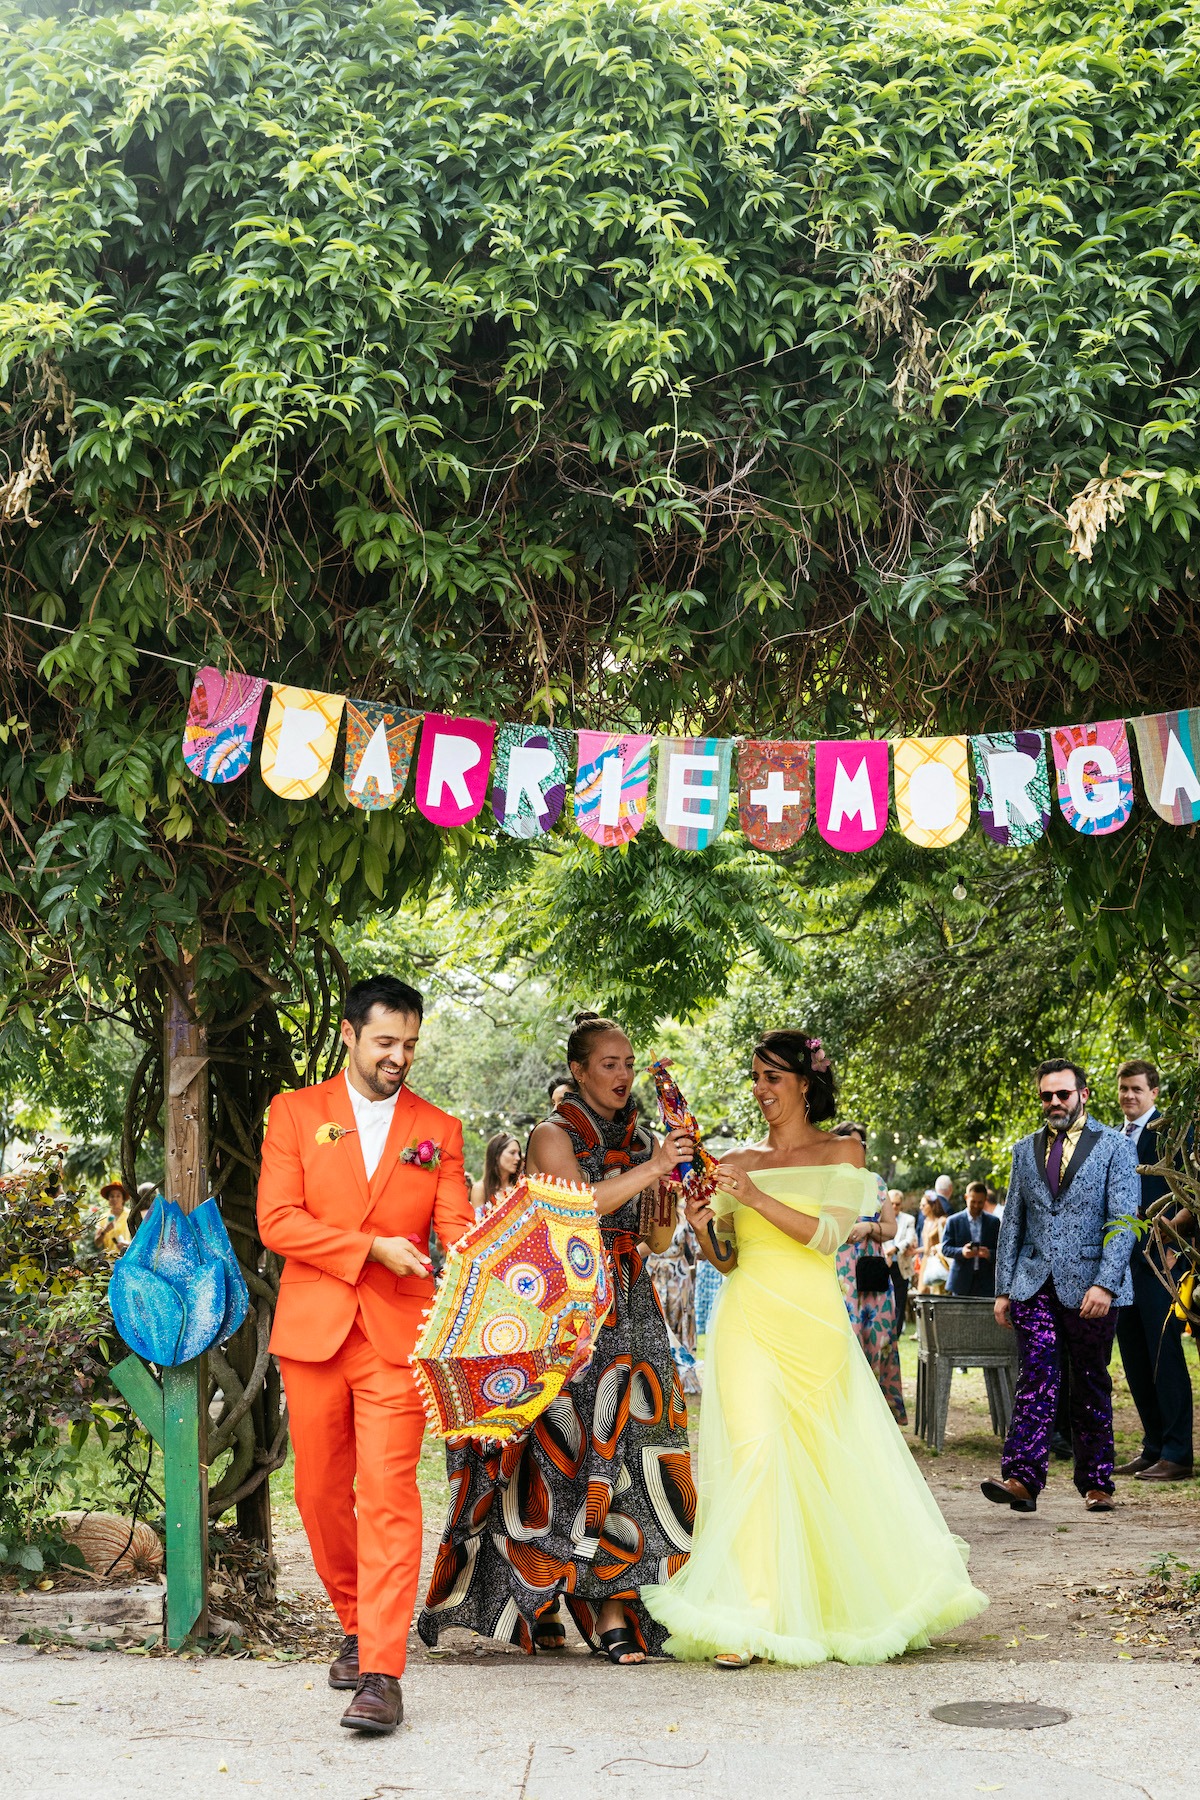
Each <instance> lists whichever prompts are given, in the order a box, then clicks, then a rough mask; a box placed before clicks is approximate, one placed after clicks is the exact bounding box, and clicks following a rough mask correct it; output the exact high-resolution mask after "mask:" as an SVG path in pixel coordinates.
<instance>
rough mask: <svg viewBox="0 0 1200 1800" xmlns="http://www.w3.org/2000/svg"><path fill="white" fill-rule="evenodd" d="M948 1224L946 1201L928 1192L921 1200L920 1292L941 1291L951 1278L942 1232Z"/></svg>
mask: <svg viewBox="0 0 1200 1800" xmlns="http://www.w3.org/2000/svg"><path fill="white" fill-rule="evenodd" d="M945 1226H946V1203H945V1201H944V1200H943V1199H942V1197H941V1195H940V1194H935V1193H932V1192H930V1193H927V1194H926V1195H925V1198H924V1199H923V1200H922V1201H921V1260H920V1263H919V1264H918V1267H917V1292H918V1294H931V1293H934V1292H940V1291H941V1289H942V1288H944V1287H945V1285H946V1283H947V1281H948V1280H949V1279H950V1268H949V1265H948V1264H947V1262H946V1259H945V1257H944V1256H943V1255H942V1232H943V1231H944V1230H945Z"/></svg>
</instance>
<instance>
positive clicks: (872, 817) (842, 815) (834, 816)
mask: <svg viewBox="0 0 1200 1800" xmlns="http://www.w3.org/2000/svg"><path fill="white" fill-rule="evenodd" d="M816 788H817V830H818V831H819V832H820V833H821V836H822V837H823V838H824V839H825V842H826V843H827V844H832V845H833V847H834V849H835V850H868V849H870V847H871V845H872V844H877V843H878V842H879V840H880V838H881V837H882V836H883V834H884V832H885V831H886V830H887V822H888V747H887V744H886V743H885V742H884V741H883V740H881V739H879V738H866V739H864V740H862V741H861V742H859V743H855V744H846V743H841V744H839V743H819V744H818V745H817V747H816Z"/></svg>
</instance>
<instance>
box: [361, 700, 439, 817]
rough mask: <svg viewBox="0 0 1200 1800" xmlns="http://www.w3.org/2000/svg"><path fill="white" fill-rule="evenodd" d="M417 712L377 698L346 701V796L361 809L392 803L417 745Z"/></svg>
mask: <svg viewBox="0 0 1200 1800" xmlns="http://www.w3.org/2000/svg"><path fill="white" fill-rule="evenodd" d="M420 729H421V715H420V713H415V712H407V711H406V710H405V709H404V707H402V706H385V705H384V704H383V703H382V701H379V700H347V702H346V763H345V770H344V776H345V782H346V798H347V800H348V801H349V802H350V804H351V806H361V807H362V809H363V811H364V812H382V811H383V810H384V808H385V807H388V806H395V804H396V802H397V800H399V798H400V796H401V794H402V793H403V792H404V784H405V782H406V781H407V780H408V766H409V764H410V763H411V762H412V755H413V751H414V750H415V749H416V747H417V733H418V731H419V730H420Z"/></svg>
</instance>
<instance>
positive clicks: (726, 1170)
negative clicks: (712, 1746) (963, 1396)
mask: <svg viewBox="0 0 1200 1800" xmlns="http://www.w3.org/2000/svg"><path fill="white" fill-rule="evenodd" d="M751 1079H752V1081H753V1084H754V1097H755V1099H756V1100H757V1102H758V1105H759V1107H760V1108H761V1110H762V1114H763V1118H764V1119H765V1121H766V1126H767V1135H766V1139H765V1141H764V1142H763V1143H761V1144H756V1145H752V1146H751V1147H750V1148H748V1149H746V1150H741V1151H738V1152H736V1153H735V1154H733V1155H731V1156H728V1157H726V1158H725V1160H724V1161H723V1162H722V1163H721V1164H720V1166H719V1170H718V1175H717V1183H718V1188H719V1190H720V1191H719V1193H718V1194H717V1196H716V1197H715V1200H714V1205H713V1207H707V1206H700V1207H693V1208H691V1209H690V1212H689V1218H690V1220H691V1223H692V1226H693V1228H694V1229H695V1232H696V1236H697V1237H698V1239H699V1240H700V1244H701V1247H702V1249H703V1250H704V1253H705V1254H706V1255H707V1256H708V1257H709V1260H710V1261H715V1260H717V1259H715V1258H713V1257H712V1255H711V1252H710V1250H709V1248H708V1244H709V1239H708V1234H707V1227H708V1224H709V1222H710V1220H713V1219H714V1216H715V1230H716V1233H717V1235H718V1237H723V1238H724V1239H725V1240H727V1244H726V1247H727V1248H728V1250H729V1255H728V1256H727V1257H725V1258H724V1260H720V1261H717V1267H718V1268H720V1269H721V1270H722V1271H723V1272H730V1271H732V1272H731V1273H730V1277H729V1280H728V1281H727V1282H726V1284H725V1287H724V1290H723V1292H722V1295H721V1304H720V1306H719V1307H718V1309H717V1312H716V1316H715V1319H714V1321H713V1323H712V1325H711V1326H710V1328H709V1336H708V1344H707V1370H706V1378H705V1385H704V1409H703V1417H702V1420H701V1425H700V1466H699V1483H698V1486H699V1507H698V1511H697V1516H696V1529H695V1535H694V1538H693V1543H692V1556H691V1560H690V1561H689V1562H688V1563H687V1565H686V1566H685V1567H684V1568H683V1569H682V1570H681V1571H680V1572H679V1574H678V1575H677V1576H676V1577H675V1578H674V1579H673V1580H672V1581H670V1582H667V1583H660V1584H659V1585H657V1586H654V1587H646V1588H643V1590H642V1600H643V1603H644V1605H645V1606H646V1609H647V1611H648V1612H650V1614H651V1615H652V1616H653V1617H654V1618H656V1619H657V1620H658V1621H659V1622H660V1624H662V1625H665V1626H666V1628H667V1630H668V1631H669V1632H670V1634H671V1635H670V1636H669V1638H668V1640H667V1642H666V1645H665V1649H666V1650H667V1652H668V1653H669V1654H670V1655H672V1656H676V1657H680V1658H685V1659H690V1660H695V1659H697V1658H701V1657H710V1656H711V1657H715V1659H716V1661H717V1663H718V1665H719V1666H720V1667H722V1668H744V1667H745V1666H746V1665H747V1664H748V1663H750V1662H752V1661H753V1660H754V1659H755V1658H757V1657H763V1658H767V1659H769V1660H771V1661H775V1662H782V1663H791V1664H796V1665H800V1664H807V1663H819V1662H825V1661H827V1660H829V1659H831V1658H832V1659H836V1660H837V1661H839V1662H847V1663H876V1662H884V1661H886V1660H887V1658H888V1657H892V1656H899V1655H900V1654H901V1653H902V1652H903V1651H905V1650H908V1649H918V1648H922V1647H923V1646H925V1645H926V1644H928V1643H929V1641H930V1639H931V1638H933V1637H936V1636H937V1635H938V1634H939V1633H941V1632H945V1631H949V1630H951V1629H953V1627H954V1626H956V1625H959V1624H961V1623H962V1621H963V1620H964V1619H969V1618H972V1617H973V1616H974V1615H975V1614H976V1613H978V1612H980V1611H981V1610H982V1608H983V1607H985V1606H986V1605H987V1600H986V1597H985V1596H984V1595H983V1594H981V1593H979V1592H978V1591H977V1589H975V1588H974V1587H972V1585H971V1581H970V1578H969V1576H968V1574H967V1566H966V1545H965V1544H963V1543H962V1542H961V1540H960V1539H957V1538H954V1537H952V1536H951V1534H950V1532H949V1530H948V1529H947V1527H946V1524H945V1522H944V1520H943V1519H942V1515H941V1513H940V1512H939V1511H938V1509H937V1506H936V1504H935V1503H934V1500H933V1496H932V1495H931V1494H930V1492H929V1489H928V1488H927V1487H926V1485H925V1481H924V1479H923V1477H922V1476H921V1473H920V1471H919V1470H918V1468H917V1466H916V1464H915V1463H914V1462H913V1459H912V1456H911V1454H910V1452H909V1449H908V1446H907V1444H906V1443H905V1441H904V1439H903V1437H902V1436H901V1435H900V1432H899V1430H898V1428H897V1426H896V1424H895V1421H894V1420H893V1418H892V1415H891V1413H890V1412H889V1410H888V1405H887V1401H886V1400H885V1399H884V1397H883V1395H882V1393H881V1392H880V1390H879V1386H878V1384H877V1382H876V1381H875V1378H874V1376H873V1375H872V1373H871V1369H870V1365H869V1364H868V1362H867V1360H866V1357H865V1356H864V1355H863V1353H862V1349H861V1347H860V1346H859V1344H858V1341H857V1339H856V1338H855V1336H854V1333H853V1331H852V1330H851V1327H850V1321H849V1318H848V1317H847V1314H846V1307H845V1303H844V1301H843V1299H842V1292H841V1288H840V1287H839V1285H838V1279H837V1274H836V1271H835V1267H834V1258H835V1256H836V1254H837V1249H838V1246H839V1245H840V1244H841V1243H842V1242H843V1241H844V1240H845V1238H846V1236H847V1234H848V1233H849V1231H850V1229H851V1227H852V1226H853V1224H854V1222H855V1220H856V1219H857V1218H858V1216H859V1214H860V1212H862V1211H863V1209H864V1206H865V1204H866V1203H867V1201H868V1200H870V1199H871V1198H872V1197H873V1195H874V1192H875V1177H874V1176H873V1175H870V1174H868V1173H867V1172H866V1171H865V1169H864V1167H863V1164H864V1161H865V1158H864V1155H863V1149H862V1145H861V1144H860V1143H859V1142H858V1140H857V1139H856V1138H837V1137H833V1136H832V1135H831V1134H830V1133H828V1132H826V1131H820V1130H818V1129H817V1127H818V1125H819V1123H820V1122H821V1121H822V1120H824V1119H829V1118H832V1117H833V1115H834V1087H833V1072H832V1070H831V1069H830V1067H829V1062H828V1059H827V1057H826V1056H825V1054H824V1051H823V1050H822V1048H821V1043H820V1039H818V1038H809V1037H806V1036H805V1035H804V1034H803V1033H802V1032H798V1031H769V1032H767V1033H766V1035H765V1036H764V1038H763V1040H762V1042H761V1043H760V1044H759V1045H758V1046H757V1047H756V1049H755V1052H754V1063H753V1073H752V1077H751ZM897 1542H899V1543H902V1544H903V1545H904V1547H905V1554H904V1555H903V1556H901V1557H892V1556H888V1555H885V1554H883V1548H884V1546H886V1545H888V1544H894V1543H897Z"/></svg>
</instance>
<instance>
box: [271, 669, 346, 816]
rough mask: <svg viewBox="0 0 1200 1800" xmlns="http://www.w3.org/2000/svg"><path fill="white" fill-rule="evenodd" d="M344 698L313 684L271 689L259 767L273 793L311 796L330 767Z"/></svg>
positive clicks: (289, 796) (288, 797) (287, 797)
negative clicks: (304, 686)
mask: <svg viewBox="0 0 1200 1800" xmlns="http://www.w3.org/2000/svg"><path fill="white" fill-rule="evenodd" d="M345 704H346V701H345V697H344V696H343V695H341V694H322V693H319V692H318V691H317V690H316V689H315V688H297V687H277V688H275V689H274V690H273V691H272V694H271V706H270V710H269V712H268V713H267V727H266V731H265V732H264V734H263V747H262V756H261V758H260V760H259V767H260V769H261V771H262V778H263V780H264V781H265V782H266V784H267V786H268V787H269V788H270V789H271V790H272V792H273V793H276V794H282V796H283V798H284V799H285V800H311V799H312V797H313V795H314V794H315V793H317V792H318V790H319V789H320V787H321V785H322V783H323V782H324V780H325V778H326V776H327V775H328V774H329V771H330V769H331V768H332V766H333V753H334V751H335V750H336V749H337V741H338V727H339V725H340V724H341V722H342V708H343V707H344V706H345Z"/></svg>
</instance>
